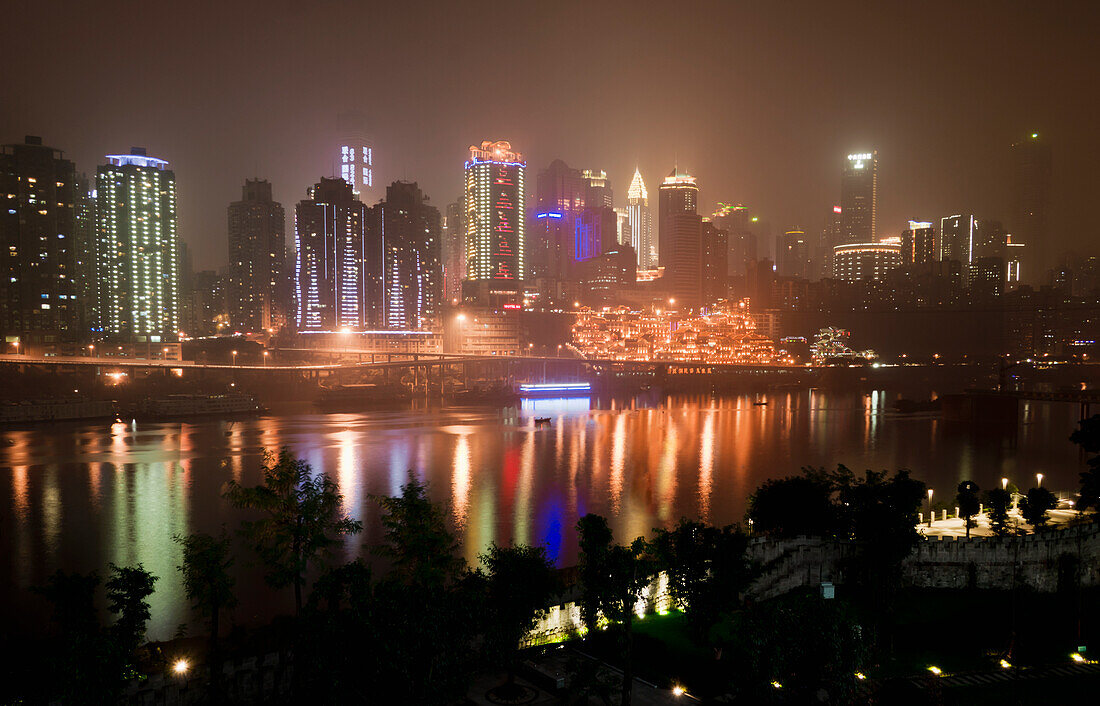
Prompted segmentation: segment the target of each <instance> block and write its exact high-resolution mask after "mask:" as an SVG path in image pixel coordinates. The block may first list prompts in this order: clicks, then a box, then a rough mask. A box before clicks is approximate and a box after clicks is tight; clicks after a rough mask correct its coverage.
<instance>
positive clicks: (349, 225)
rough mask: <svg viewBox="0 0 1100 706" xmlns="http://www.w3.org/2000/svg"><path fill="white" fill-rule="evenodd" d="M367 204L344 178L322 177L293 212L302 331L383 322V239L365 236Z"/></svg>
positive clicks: (296, 280)
mask: <svg viewBox="0 0 1100 706" xmlns="http://www.w3.org/2000/svg"><path fill="white" fill-rule="evenodd" d="M366 221H367V207H366V205H364V204H363V202H362V201H360V200H359V199H358V198H356V196H355V194H354V193H353V192H352V190H351V185H350V184H348V183H347V182H346V181H344V180H343V179H326V178H322V179H321V181H319V182H318V183H317V184H315V185H313V186H312V187H310V188H309V190H308V191H307V198H306V199H304V200H302V201H299V202H298V206H297V208H296V209H295V213H294V251H295V254H296V256H295V264H294V291H295V294H296V296H297V299H298V307H297V316H296V323H297V326H298V330H299V331H337V330H342V329H348V330H355V329H364V328H379V327H380V326H381V323H382V307H381V301H380V300H381V295H380V291H381V285H382V281H381V270H382V253H381V243H378V242H368V240H367V237H366Z"/></svg>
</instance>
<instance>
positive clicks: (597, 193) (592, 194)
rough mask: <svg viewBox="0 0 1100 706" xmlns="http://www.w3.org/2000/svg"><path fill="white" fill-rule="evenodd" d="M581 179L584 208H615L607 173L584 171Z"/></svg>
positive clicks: (591, 170)
mask: <svg viewBox="0 0 1100 706" xmlns="http://www.w3.org/2000/svg"><path fill="white" fill-rule="evenodd" d="M581 177H582V178H583V179H584V182H585V189H584V205H585V207H586V208H601V207H603V206H606V207H608V208H614V207H615V198H614V194H613V193H612V191H611V181H610V180H609V179H608V178H607V172H605V171H603V170H602V169H601V170H599V171H597V170H595V169H585V170H584V171H583V172H581Z"/></svg>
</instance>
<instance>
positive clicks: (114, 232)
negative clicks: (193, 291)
mask: <svg viewBox="0 0 1100 706" xmlns="http://www.w3.org/2000/svg"><path fill="white" fill-rule="evenodd" d="M107 162H108V163H107V164H106V165H102V166H100V167H99V169H98V170H97V171H96V228H97V230H98V234H97V242H96V248H97V249H96V270H97V273H98V276H97V285H98V299H99V315H100V324H101V326H102V328H103V334H104V335H105V336H106V337H108V338H113V339H118V340H122V341H128V342H130V343H138V344H141V343H144V344H150V343H162V342H167V341H174V340H176V338H177V337H178V334H179V311H180V289H179V241H178V239H177V235H176V175H175V174H174V173H173V172H172V171H171V170H170V169H167V166H168V162H166V161H165V160H163V159H157V158H156V157H150V156H148V155H147V154H146V152H145V149H144V148H142V147H134V148H133V149H131V150H130V154H118V155H107Z"/></svg>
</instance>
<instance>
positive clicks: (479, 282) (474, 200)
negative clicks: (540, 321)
mask: <svg viewBox="0 0 1100 706" xmlns="http://www.w3.org/2000/svg"><path fill="white" fill-rule="evenodd" d="M465 168H466V214H465V220H466V280H467V281H466V285H465V290H464V294H465V296H466V297H467V298H470V299H473V300H477V301H480V302H481V303H482V304H486V305H489V306H494V305H497V304H500V305H503V306H505V307H507V308H517V307H519V305H520V302H519V297H520V293H521V288H522V284H523V280H524V278H525V277H526V274H527V229H526V223H525V221H526V219H525V217H524V216H525V197H526V187H525V185H524V172H525V171H526V168H527V162H525V161H524V159H523V155H522V154H520V153H518V152H513V151H512V145H511V144H509V143H508V142H505V141H503V140H501V141H498V142H491V141H485V142H482V143H481V146H480V147H479V146H476V145H471V147H470V159H469V160H468V161H467V162H466V167H465Z"/></svg>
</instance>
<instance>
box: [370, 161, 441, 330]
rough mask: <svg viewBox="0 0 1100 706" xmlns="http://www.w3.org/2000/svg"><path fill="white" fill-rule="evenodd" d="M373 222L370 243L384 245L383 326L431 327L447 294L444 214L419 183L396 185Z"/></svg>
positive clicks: (373, 215)
mask: <svg viewBox="0 0 1100 706" xmlns="http://www.w3.org/2000/svg"><path fill="white" fill-rule="evenodd" d="M368 222H369V226H368V229H367V241H368V242H370V243H376V242H377V243H381V250H382V323H383V326H384V327H385V328H387V329H396V330H402V331H408V330H425V329H430V328H432V326H433V324H434V323H436V321H437V319H438V317H439V315H440V298H441V297H442V295H443V282H442V276H443V268H442V265H441V263H440V259H441V258H440V242H439V241H440V233H439V229H440V222H439V209H437V208H435V207H434V206H431V205H429V204H428V197H427V196H425V195H424V192H423V191H421V190H420V187H419V185H418V184H417V183H416V182H407V181H395V182H394V183H392V184H390V185H389V186H388V187H386V198H385V200H384V201H382V202H380V203H379V204H378V205H376V206H374V207H373V208H372V209H371V214H370V218H369V221H368Z"/></svg>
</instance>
